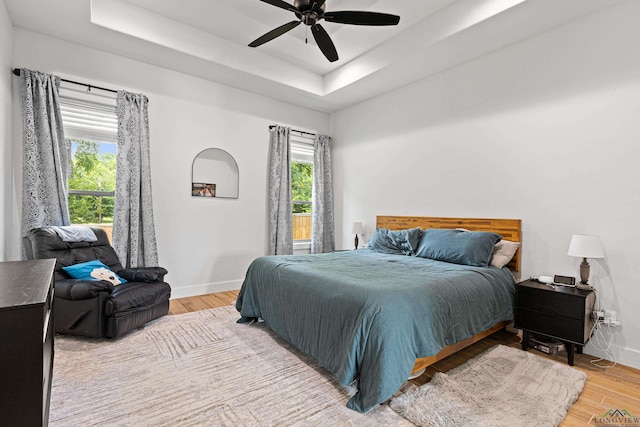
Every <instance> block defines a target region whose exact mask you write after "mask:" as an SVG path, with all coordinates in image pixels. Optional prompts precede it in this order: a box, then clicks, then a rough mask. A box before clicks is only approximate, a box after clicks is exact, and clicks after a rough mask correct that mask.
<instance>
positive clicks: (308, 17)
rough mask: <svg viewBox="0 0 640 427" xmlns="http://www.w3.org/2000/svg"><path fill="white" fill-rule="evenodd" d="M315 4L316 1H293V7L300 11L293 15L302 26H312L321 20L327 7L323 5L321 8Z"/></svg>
mask: <svg viewBox="0 0 640 427" xmlns="http://www.w3.org/2000/svg"><path fill="white" fill-rule="evenodd" d="M317 3H318V2H317V1H316V0H295V1H294V2H293V5H294V6H295V7H297V8H298V10H299V11H300V13H298V12H295V14H296V16H297V17H298V19H300V20H301V21H302V23H303V24H305V25H309V26H313V25H315V24H316V22H318V21H319V20H320V19H322V16H323V15H324V11H325V8H326V7H327V5H326V3H323V4H322V6H321V7H317Z"/></svg>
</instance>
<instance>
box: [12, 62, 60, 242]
mask: <svg viewBox="0 0 640 427" xmlns="http://www.w3.org/2000/svg"><path fill="white" fill-rule="evenodd" d="M21 75H22V87H21V95H22V118H23V127H24V137H23V139H24V163H23V192H22V234H23V235H25V233H27V232H28V231H29V230H31V229H33V228H36V227H43V226H47V225H69V207H68V204H67V195H68V190H67V178H68V173H69V167H70V160H69V159H70V155H71V152H70V149H69V146H68V145H67V143H66V141H65V139H64V133H63V131H62V116H61V115H60V105H59V102H58V89H59V87H60V77H57V76H54V75H50V74H44V73H40V72H38V71H30V70H26V69H22V70H21Z"/></svg>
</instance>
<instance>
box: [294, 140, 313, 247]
mask: <svg viewBox="0 0 640 427" xmlns="http://www.w3.org/2000/svg"><path fill="white" fill-rule="evenodd" d="M307 139H308V138H304V137H300V136H295V135H291V201H292V213H293V240H294V242H296V241H297V242H303V241H311V208H312V191H313V145H311V144H309V142H307V141H306V140H307Z"/></svg>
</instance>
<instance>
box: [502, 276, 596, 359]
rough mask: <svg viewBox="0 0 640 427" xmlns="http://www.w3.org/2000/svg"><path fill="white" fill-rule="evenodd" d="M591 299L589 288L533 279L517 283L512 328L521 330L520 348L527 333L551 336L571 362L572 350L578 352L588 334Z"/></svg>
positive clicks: (525, 344)
mask: <svg viewBox="0 0 640 427" xmlns="http://www.w3.org/2000/svg"><path fill="white" fill-rule="evenodd" d="M595 301H596V294H595V292H593V291H583V290H580V289H577V288H573V287H566V286H548V285H545V284H543V283H539V282H537V281H535V280H525V281H524V282H520V283H518V284H517V286H516V318H515V324H514V327H515V328H517V329H522V331H523V337H522V349H523V350H526V349H527V345H528V343H529V333H534V334H536V335H544V336H547V337H551V338H555V339H557V340H559V341H561V342H562V343H563V344H564V346H565V348H566V349H567V359H568V362H569V365H573V360H574V351H575V349H576V348H577V351H578V353H582V348H583V346H584V345H585V344H586V343H587V341H588V340H589V338H590V337H591V329H592V328H593V324H594V320H593V317H592V313H593V310H594V305H595Z"/></svg>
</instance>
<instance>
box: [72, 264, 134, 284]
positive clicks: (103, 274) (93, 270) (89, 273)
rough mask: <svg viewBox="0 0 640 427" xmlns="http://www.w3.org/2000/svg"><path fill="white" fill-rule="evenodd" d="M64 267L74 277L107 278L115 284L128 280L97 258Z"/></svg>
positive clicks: (88, 278)
mask: <svg viewBox="0 0 640 427" xmlns="http://www.w3.org/2000/svg"><path fill="white" fill-rule="evenodd" d="M62 269H63V270H64V271H65V272H66V273H67V274H68V275H69V276H71V278H73V279H81V280H106V281H107V282H111V283H113V284H114V285H119V284H121V283H127V281H126V280H124V279H123V278H122V277H120V276H118V275H117V274H116V273H114V272H113V271H111V270H110V269H109V267H107V266H106V265H104V264H103V263H102V262H101V261H99V260H97V259H95V260H93V261H88V262H81V263H79V264H74V265H70V266H68V267H62Z"/></svg>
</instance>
